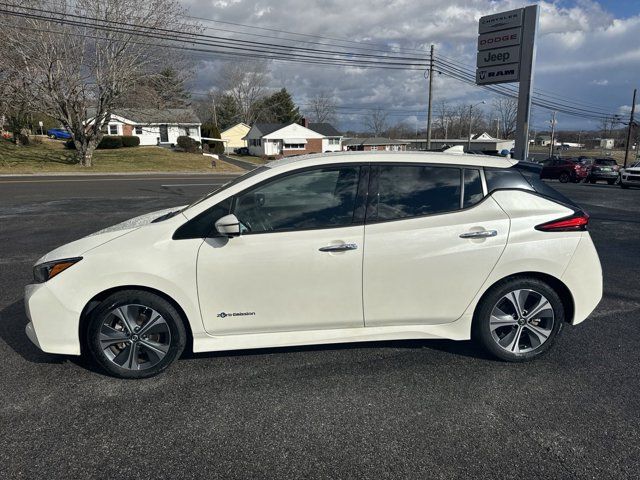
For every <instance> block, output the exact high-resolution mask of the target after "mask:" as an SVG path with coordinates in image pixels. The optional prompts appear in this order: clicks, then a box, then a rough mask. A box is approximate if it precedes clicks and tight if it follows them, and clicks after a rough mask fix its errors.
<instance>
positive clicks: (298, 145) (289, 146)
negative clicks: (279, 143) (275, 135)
mask: <svg viewBox="0 0 640 480" xmlns="http://www.w3.org/2000/svg"><path fill="white" fill-rule="evenodd" d="M282 149H283V150H304V143H285V144H284V147H283V148H282Z"/></svg>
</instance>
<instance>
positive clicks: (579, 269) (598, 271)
mask: <svg viewBox="0 0 640 480" xmlns="http://www.w3.org/2000/svg"><path fill="white" fill-rule="evenodd" d="M561 280H562V281H563V282H564V284H565V285H566V286H567V287H568V288H569V291H570V292H571V295H572V296H573V303H574V315H573V319H572V320H571V323H572V324H574V325H577V324H578V323H581V322H583V321H584V320H586V319H587V317H588V316H589V315H591V313H592V312H593V311H594V310H595V308H596V307H597V306H598V303H600V300H602V266H601V265H600V258H599V257H598V252H597V251H596V247H595V246H594V244H593V241H592V240H591V236H590V235H589V233H588V232H584V233H583V234H582V238H581V239H580V243H578V246H577V248H576V251H575V253H574V254H573V257H572V258H571V261H570V262H569V265H567V268H566V269H565V271H564V273H563V275H562V277H561Z"/></svg>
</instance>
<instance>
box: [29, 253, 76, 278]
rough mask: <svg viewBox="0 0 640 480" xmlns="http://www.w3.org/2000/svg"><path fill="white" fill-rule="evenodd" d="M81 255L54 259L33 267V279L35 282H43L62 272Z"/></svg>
mask: <svg viewBox="0 0 640 480" xmlns="http://www.w3.org/2000/svg"><path fill="white" fill-rule="evenodd" d="M80 260H82V257H75V258H64V259H62V260H54V261H53V262H45V263H41V264H40V265H36V266H35V267H33V279H34V280H35V282H36V283H43V282H46V281H47V280H51V279H52V278H53V277H55V276H56V275H58V274H59V273H62V272H64V271H65V270H66V269H67V268H69V267H70V266H72V265H75V264H76V263H78V262H79V261H80Z"/></svg>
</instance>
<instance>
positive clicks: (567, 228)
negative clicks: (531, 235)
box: [535, 211, 589, 232]
mask: <svg viewBox="0 0 640 480" xmlns="http://www.w3.org/2000/svg"><path fill="white" fill-rule="evenodd" d="M588 224H589V214H587V213H586V212H583V211H578V212H575V213H574V214H573V215H570V216H568V217H564V218H559V219H558V220H551V221H550V222H547V223H542V224H540V225H536V227H535V228H536V230H540V231H541V232H575V231H583V230H586V229H587V225H588Z"/></svg>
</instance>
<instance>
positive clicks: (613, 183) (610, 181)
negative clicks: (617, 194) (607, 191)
mask: <svg viewBox="0 0 640 480" xmlns="http://www.w3.org/2000/svg"><path fill="white" fill-rule="evenodd" d="M616 182H617V180H607V183H608V184H609V185H615V184H616Z"/></svg>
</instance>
